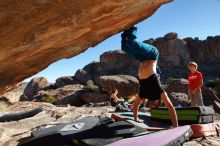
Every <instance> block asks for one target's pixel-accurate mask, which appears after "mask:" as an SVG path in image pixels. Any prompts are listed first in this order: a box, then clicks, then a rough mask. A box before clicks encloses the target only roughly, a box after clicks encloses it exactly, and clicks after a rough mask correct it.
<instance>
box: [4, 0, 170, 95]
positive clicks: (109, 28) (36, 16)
mask: <svg viewBox="0 0 220 146" xmlns="http://www.w3.org/2000/svg"><path fill="white" fill-rule="evenodd" d="M171 1H172V0H157V1H155V0H147V1H143V0H132V1H131V0H128V1H112V0H105V1H100V0H92V1H80V0H76V1H68V0H67V1H60V0H53V1H16V2H11V1H10V0H4V1H1V4H0V10H1V17H0V81H1V82H0V94H2V93H3V92H5V91H6V90H10V89H11V88H12V87H13V85H15V84H16V83H18V82H20V81H22V80H23V79H25V78H28V77H30V76H31V75H34V74H36V73H38V72H39V71H41V70H43V69H44V68H46V67H47V66H48V65H50V64H51V63H53V62H55V61H57V60H60V59H63V58H70V57H73V56H75V55H78V54H80V53H81V52H83V51H85V50H86V49H87V48H89V47H91V46H95V45H96V44H98V43H100V42H102V41H103V40H105V39H106V38H108V37H110V36H112V35H114V34H116V33H118V32H120V31H122V30H124V29H126V28H128V27H129V26H132V25H134V24H135V23H137V22H140V21H142V20H144V19H146V18H148V17H149V16H151V15H152V14H153V13H154V12H155V11H156V10H157V9H158V8H159V7H160V6H161V5H163V4H165V3H168V2H171Z"/></svg>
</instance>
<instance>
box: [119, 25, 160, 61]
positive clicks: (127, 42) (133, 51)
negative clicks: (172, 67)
mask: <svg viewBox="0 0 220 146" xmlns="http://www.w3.org/2000/svg"><path fill="white" fill-rule="evenodd" d="M121 37H122V39H121V48H122V50H123V51H125V52H126V53H128V55H129V56H131V57H133V58H135V59H137V60H139V61H141V62H142V61H145V60H157V59H158V56H159V52H158V50H157V48H156V47H154V46H152V45H149V44H146V43H142V42H138V41H137V40H136V39H137V28H136V27H131V28H129V29H128V30H125V31H124V32H123V33H122V35H121Z"/></svg>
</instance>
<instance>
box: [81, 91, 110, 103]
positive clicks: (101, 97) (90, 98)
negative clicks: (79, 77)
mask: <svg viewBox="0 0 220 146" xmlns="http://www.w3.org/2000/svg"><path fill="white" fill-rule="evenodd" d="M81 99H82V101H83V103H85V104H89V103H100V102H106V101H109V100H110V95H109V94H104V93H99V92H86V93H83V94H82V96H81Z"/></svg>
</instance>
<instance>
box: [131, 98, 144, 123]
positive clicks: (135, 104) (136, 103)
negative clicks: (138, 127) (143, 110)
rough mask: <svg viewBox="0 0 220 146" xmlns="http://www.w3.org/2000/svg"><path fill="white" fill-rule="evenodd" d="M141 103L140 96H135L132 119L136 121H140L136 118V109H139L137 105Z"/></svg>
mask: <svg viewBox="0 0 220 146" xmlns="http://www.w3.org/2000/svg"><path fill="white" fill-rule="evenodd" d="M140 103H141V98H140V97H139V96H137V97H136V99H135V101H134V110H133V113H134V121H137V122H142V121H140V120H139V119H138V110H139V105H140Z"/></svg>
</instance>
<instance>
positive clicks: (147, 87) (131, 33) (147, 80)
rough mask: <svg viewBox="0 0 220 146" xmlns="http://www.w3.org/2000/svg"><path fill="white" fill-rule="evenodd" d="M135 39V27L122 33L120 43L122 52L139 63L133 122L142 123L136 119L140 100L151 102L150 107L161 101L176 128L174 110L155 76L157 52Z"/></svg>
mask: <svg viewBox="0 0 220 146" xmlns="http://www.w3.org/2000/svg"><path fill="white" fill-rule="evenodd" d="M136 38H137V27H131V28H129V29H127V30H125V31H124V32H123V33H122V41H121V43H122V46H121V47H122V50H123V51H125V52H126V53H128V55H129V56H131V57H133V58H135V59H137V60H139V61H140V62H141V63H140V67H139V71H138V72H139V73H138V76H139V84H140V91H139V94H138V95H139V96H138V97H137V98H136V100H135V103H134V106H135V107H134V120H135V121H137V122H142V121H140V120H139V119H138V110H139V104H140V102H141V100H142V99H144V98H145V99H148V100H149V101H151V104H152V105H151V106H155V107H157V106H159V105H158V104H159V101H160V100H161V101H162V102H163V103H164V105H165V106H166V107H167V108H168V111H169V114H170V119H171V121H172V124H173V127H178V120H177V115H176V110H175V108H174V106H173V105H172V103H171V101H170V99H169V97H168V96H167V93H166V92H165V90H164V89H163V88H162V87H161V84H160V80H159V79H158V76H157V74H156V66H157V60H158V56H159V52H158V50H157V48H156V47H154V46H152V45H149V44H145V43H142V42H138V41H137V40H136Z"/></svg>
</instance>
